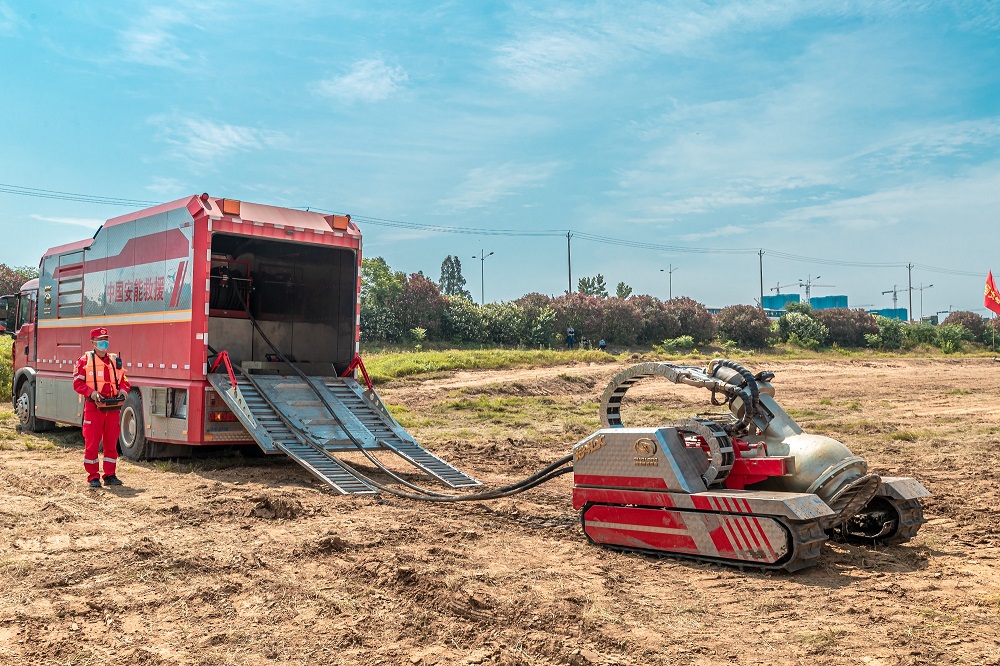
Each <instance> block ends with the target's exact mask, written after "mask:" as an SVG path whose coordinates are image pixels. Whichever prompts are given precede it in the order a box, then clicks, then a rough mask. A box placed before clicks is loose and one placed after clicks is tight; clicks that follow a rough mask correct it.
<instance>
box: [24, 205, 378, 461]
mask: <svg viewBox="0 0 1000 666" xmlns="http://www.w3.org/2000/svg"><path fill="white" fill-rule="evenodd" d="M360 261H361V232H360V231H359V230H358V228H357V226H355V225H354V224H353V223H352V222H351V220H350V216H344V215H323V214H320V213H316V212H307V211H302V210H294V209H289V208H278V207H274V206H266V205H261V204H253V203H247V202H241V201H236V200H233V199H219V198H216V197H210V196H209V195H207V194H202V195H201V196H190V197H186V198H183V199H178V200H177V201H172V202H170V203H165V204H162V205H159V206H155V207H153V208H149V209H146V210H142V211H139V212H136V213H131V214H128V215H123V216H121V217H116V218H114V219H111V220H108V221H107V222H106V223H105V224H104V225H103V226H102V227H101V228H100V229H99V230H98V231H97V233H96V234H94V236H93V238H87V239H85V240H81V241H78V242H75V243H70V244H68V245H62V246H59V247H54V248H52V249H50V250H48V251H47V252H46V253H45V255H44V256H43V257H42V259H41V263H40V264H39V277H38V278H37V279H36V280H31V281H30V282H28V283H27V284H25V285H24V286H23V287H22V288H21V290H20V293H19V294H17V295H15V296H12V297H7V301H8V302H7V306H8V310H9V317H8V321H10V323H11V324H12V326H10V329H11V331H10V332H11V333H12V334H13V335H14V336H15V340H14V349H13V359H14V374H13V386H12V389H13V402H14V408H15V412H16V413H17V415H18V417H19V419H20V421H21V424H22V426H23V428H24V429H26V430H29V431H33V432H38V431H43V430H46V429H49V428H51V427H52V426H53V424H56V423H61V424H70V425H77V426H78V425H80V424H81V422H82V414H83V402H82V399H81V397H80V396H79V395H78V394H76V393H75V392H74V391H73V369H74V364H75V363H76V360H77V359H78V358H79V357H80V356H81V355H82V354H83V353H84V351H86V350H88V349H89V348H90V344H89V340H88V332H89V330H90V329H91V328H93V327H95V326H105V327H107V328H108V331H109V333H110V338H111V344H112V347H111V349H112V351H114V352H117V353H118V355H119V356H120V357H121V358H122V359H123V362H124V363H123V365H124V368H125V371H126V372H127V373H128V376H129V379H130V380H131V382H132V386H133V387H134V388H133V391H132V393H131V394H130V395H129V396H128V399H127V401H126V403H125V405H124V406H123V408H122V411H121V415H122V416H121V418H122V439H121V449H122V454H123V455H125V456H126V457H127V458H131V459H139V458H145V457H154V456H158V455H176V454H179V453H183V452H185V449H179V448H177V447H178V446H183V447H190V446H199V445H211V444H220V443H243V442H245V443H252V442H253V441H254V440H253V438H252V437H251V436H250V433H248V431H247V429H246V428H245V427H244V426H243V425H242V424H241V423H240V422H239V420H238V419H237V418H236V416H235V415H234V414H233V412H232V410H230V409H229V408H228V407H227V406H226V404H224V402H223V401H222V400H220V399H219V396H218V395H217V392H216V391H215V390H214V389H213V388H212V387H211V386H210V382H209V381H208V375H209V369H210V359H212V358H214V357H215V354H216V351H221V350H226V351H227V352H228V355H229V357H230V358H231V359H232V360H233V362H234V363H236V364H240V363H242V364H244V365H252V364H253V363H254V362H258V365H264V364H266V363H268V362H269V361H272V360H274V359H273V356H274V351H273V350H271V349H270V348H269V347H268V346H266V345H265V344H263V342H262V339H261V332H263V333H264V334H265V335H266V337H267V338H269V339H270V341H271V342H272V343H273V344H275V345H276V346H277V348H278V350H280V352H281V353H282V354H284V355H285V356H286V357H287V358H289V359H293V360H297V361H301V362H304V363H306V364H311V365H312V366H313V367H315V365H316V364H321V365H324V366H326V367H327V368H328V370H327V372H326V374H329V375H339V374H341V373H343V372H344V371H345V370H347V369H348V367H349V366H350V365H351V363H352V361H353V359H354V357H355V355H356V354H357V352H358V339H359V321H360V320H359V295H360V284H361V283H360ZM241 300H242V303H241ZM251 312H252V313H253V315H252V316H253V317H254V318H255V319H256V323H257V324H258V325H259V327H260V332H259V331H258V330H257V329H256V328H255V327H253V326H252V325H251V321H250V316H251V315H250V313H251ZM330 366H332V367H330ZM352 370H353V368H352Z"/></svg>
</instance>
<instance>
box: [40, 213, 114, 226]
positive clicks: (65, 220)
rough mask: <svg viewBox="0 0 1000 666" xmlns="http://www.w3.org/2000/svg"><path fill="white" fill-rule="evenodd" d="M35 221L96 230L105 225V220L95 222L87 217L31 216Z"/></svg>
mask: <svg viewBox="0 0 1000 666" xmlns="http://www.w3.org/2000/svg"><path fill="white" fill-rule="evenodd" d="M28 217H30V218H31V219H33V220H39V221H41V222H55V223H56V224H72V225H73V226H77V227H87V228H88V229H96V228H97V227H99V226H101V225H102V224H104V222H105V221H104V220H95V219H92V218H86V217H48V216H45V215H29V216H28Z"/></svg>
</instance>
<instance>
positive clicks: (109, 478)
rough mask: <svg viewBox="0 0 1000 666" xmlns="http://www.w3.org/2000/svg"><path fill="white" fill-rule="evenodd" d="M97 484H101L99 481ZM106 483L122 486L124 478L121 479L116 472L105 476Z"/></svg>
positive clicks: (107, 484)
mask: <svg viewBox="0 0 1000 666" xmlns="http://www.w3.org/2000/svg"><path fill="white" fill-rule="evenodd" d="M97 485H101V484H100V483H98V484H97ZM104 485H106V486H120V485H122V480H121V479H119V478H118V477H117V476H115V475H114V474H112V475H111V476H106V477H104Z"/></svg>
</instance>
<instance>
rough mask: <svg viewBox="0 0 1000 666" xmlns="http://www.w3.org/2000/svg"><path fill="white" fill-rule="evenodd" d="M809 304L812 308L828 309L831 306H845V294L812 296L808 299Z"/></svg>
mask: <svg viewBox="0 0 1000 666" xmlns="http://www.w3.org/2000/svg"><path fill="white" fill-rule="evenodd" d="M809 305H811V306H812V309H813V310H830V309H832V308H846V307H847V296H844V295H839V296H813V297H812V298H810V299H809Z"/></svg>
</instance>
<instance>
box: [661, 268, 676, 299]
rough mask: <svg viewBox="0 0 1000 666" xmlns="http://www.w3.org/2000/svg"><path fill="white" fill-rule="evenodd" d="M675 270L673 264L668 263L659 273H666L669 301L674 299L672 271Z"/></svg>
mask: <svg viewBox="0 0 1000 666" xmlns="http://www.w3.org/2000/svg"><path fill="white" fill-rule="evenodd" d="M676 270H677V268H675V267H674V265H673V264H670V265H669V266H668V267H667V268H661V269H660V272H661V273H666V274H667V299H668V300H671V301H672V300H674V271H676Z"/></svg>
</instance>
